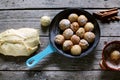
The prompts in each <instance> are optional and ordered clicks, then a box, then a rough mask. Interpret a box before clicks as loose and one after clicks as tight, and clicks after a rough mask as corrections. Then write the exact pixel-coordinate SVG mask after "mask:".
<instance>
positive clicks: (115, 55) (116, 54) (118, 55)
mask: <svg viewBox="0 0 120 80" xmlns="http://www.w3.org/2000/svg"><path fill="white" fill-rule="evenodd" d="M110 58H111V60H113V61H117V60H118V59H120V52H119V51H117V50H114V51H113V52H112V53H111V54H110Z"/></svg>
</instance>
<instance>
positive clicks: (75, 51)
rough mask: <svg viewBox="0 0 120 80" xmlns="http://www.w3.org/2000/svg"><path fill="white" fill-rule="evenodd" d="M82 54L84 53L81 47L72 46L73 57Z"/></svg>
mask: <svg viewBox="0 0 120 80" xmlns="http://www.w3.org/2000/svg"><path fill="white" fill-rule="evenodd" d="M81 52H82V49H81V47H80V46H79V45H74V46H72V48H71V54H72V55H80V54H81Z"/></svg>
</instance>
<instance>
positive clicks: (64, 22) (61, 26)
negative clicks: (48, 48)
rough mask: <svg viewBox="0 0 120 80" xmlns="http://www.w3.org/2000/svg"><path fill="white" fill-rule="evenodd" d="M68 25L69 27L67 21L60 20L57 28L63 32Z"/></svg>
mask: <svg viewBox="0 0 120 80" xmlns="http://www.w3.org/2000/svg"><path fill="white" fill-rule="evenodd" d="M70 25H71V23H70V21H69V20H68V19H62V20H61V21H60V22H59V27H60V29H61V30H65V29H67V28H69V27H70Z"/></svg>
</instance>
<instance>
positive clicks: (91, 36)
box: [84, 32, 95, 43]
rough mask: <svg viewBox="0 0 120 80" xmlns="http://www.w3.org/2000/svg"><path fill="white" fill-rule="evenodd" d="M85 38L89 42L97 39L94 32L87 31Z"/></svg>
mask: <svg viewBox="0 0 120 80" xmlns="http://www.w3.org/2000/svg"><path fill="white" fill-rule="evenodd" d="M84 39H85V40H87V41H88V42H89V43H92V42H93V41H94V39H95V34H94V33H93V32H86V33H85V34H84Z"/></svg>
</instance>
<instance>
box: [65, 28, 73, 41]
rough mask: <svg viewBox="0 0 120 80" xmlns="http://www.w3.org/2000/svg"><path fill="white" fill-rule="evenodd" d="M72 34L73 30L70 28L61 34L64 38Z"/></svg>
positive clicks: (68, 37)
mask: <svg viewBox="0 0 120 80" xmlns="http://www.w3.org/2000/svg"><path fill="white" fill-rule="evenodd" d="M72 35H73V31H72V30H71V29H66V30H65V31H64V32H63V36H64V37H65V39H70V38H71V36H72Z"/></svg>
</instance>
